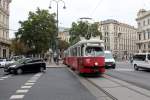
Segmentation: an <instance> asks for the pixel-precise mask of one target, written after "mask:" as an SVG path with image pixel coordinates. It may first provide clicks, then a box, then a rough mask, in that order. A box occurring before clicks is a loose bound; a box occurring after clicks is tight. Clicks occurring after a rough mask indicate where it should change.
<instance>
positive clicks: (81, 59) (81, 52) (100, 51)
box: [64, 39, 105, 74]
mask: <svg viewBox="0 0 150 100" xmlns="http://www.w3.org/2000/svg"><path fill="white" fill-rule="evenodd" d="M64 64H66V65H68V66H69V67H70V68H71V69H74V70H76V71H78V72H79V73H97V74H102V73H104V72H105V67H104V66H105V57H104V42H103V41H102V40H95V39H90V40H82V41H79V42H78V43H76V44H75V45H73V46H71V47H69V48H68V50H66V51H65V52H64Z"/></svg>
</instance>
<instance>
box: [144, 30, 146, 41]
mask: <svg viewBox="0 0 150 100" xmlns="http://www.w3.org/2000/svg"><path fill="white" fill-rule="evenodd" d="M145 34H146V32H145V31H144V32H143V39H144V40H145Z"/></svg>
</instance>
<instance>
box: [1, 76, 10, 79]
mask: <svg viewBox="0 0 150 100" xmlns="http://www.w3.org/2000/svg"><path fill="white" fill-rule="evenodd" d="M9 77H10V75H9V76H3V77H1V78H3V79H5V78H9Z"/></svg>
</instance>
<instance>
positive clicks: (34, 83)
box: [24, 83, 35, 85]
mask: <svg viewBox="0 0 150 100" xmlns="http://www.w3.org/2000/svg"><path fill="white" fill-rule="evenodd" d="M34 84H35V83H25V84H24V85H34Z"/></svg>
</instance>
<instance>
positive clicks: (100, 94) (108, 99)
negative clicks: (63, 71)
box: [68, 68, 118, 100]
mask: <svg viewBox="0 0 150 100" xmlns="http://www.w3.org/2000/svg"><path fill="white" fill-rule="evenodd" d="M68 70H69V71H70V72H71V73H72V74H73V75H74V76H75V77H76V78H78V79H79V81H80V82H81V84H82V85H83V86H85V87H86V88H87V89H88V90H89V91H90V92H91V93H92V94H93V95H94V96H95V97H97V100H101V98H103V99H104V98H105V99H104V100H118V99H117V98H115V97H114V96H112V95H111V94H110V93H108V92H107V91H105V90H104V89H103V88H101V87H99V86H98V85H96V84H95V83H94V82H92V81H91V80H89V79H88V78H84V77H82V76H79V75H78V74H77V73H76V72H75V71H73V70H71V69H70V68H68Z"/></svg>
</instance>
